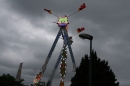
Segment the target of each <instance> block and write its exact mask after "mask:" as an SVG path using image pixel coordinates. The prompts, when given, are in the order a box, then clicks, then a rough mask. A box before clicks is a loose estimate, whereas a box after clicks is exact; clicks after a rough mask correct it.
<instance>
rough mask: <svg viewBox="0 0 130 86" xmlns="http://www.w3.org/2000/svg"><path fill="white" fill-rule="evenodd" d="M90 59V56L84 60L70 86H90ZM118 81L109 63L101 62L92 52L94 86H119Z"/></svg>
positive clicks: (86, 56)
mask: <svg viewBox="0 0 130 86" xmlns="http://www.w3.org/2000/svg"><path fill="white" fill-rule="evenodd" d="M89 59H90V57H88V55H85V56H84V57H83V58H82V60H81V63H80V66H79V67H77V68H76V73H75V75H74V77H72V78H71V85H70V86H89ZM116 80H117V79H115V75H114V73H113V71H112V70H111V69H110V66H108V61H105V60H101V59H100V58H98V57H97V54H96V52H94V51H92V86H119V82H117V81H116Z"/></svg>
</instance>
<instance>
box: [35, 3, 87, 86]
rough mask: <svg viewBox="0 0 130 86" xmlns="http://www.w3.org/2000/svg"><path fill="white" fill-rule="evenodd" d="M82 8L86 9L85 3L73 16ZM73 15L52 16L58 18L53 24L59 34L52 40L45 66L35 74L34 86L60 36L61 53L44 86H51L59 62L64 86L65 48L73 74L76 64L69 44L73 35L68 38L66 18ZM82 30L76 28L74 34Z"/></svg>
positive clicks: (61, 85) (62, 85)
mask: <svg viewBox="0 0 130 86" xmlns="http://www.w3.org/2000/svg"><path fill="white" fill-rule="evenodd" d="M84 8H86V5H85V3H83V4H82V5H81V6H80V7H79V9H78V11H76V12H74V13H73V14H75V13H77V12H79V11H81V10H83V9H84ZM44 11H47V12H48V13H50V14H53V13H52V11H51V10H48V9H44ZM73 14H71V15H69V16H66V15H65V16H64V17H58V16H57V15H55V14H53V15H55V16H57V17H58V22H54V23H56V24H57V25H58V26H59V28H60V29H59V32H58V34H57V36H56V38H55V40H54V43H53V45H52V47H51V49H50V52H49V54H48V56H47V58H46V60H45V64H44V65H43V66H42V68H41V70H40V71H39V72H38V73H37V74H36V76H35V78H34V81H33V83H34V86H36V85H37V84H38V83H39V82H40V80H41V79H42V76H43V74H44V72H45V70H46V67H47V64H48V62H49V60H50V58H51V55H52V52H53V51H54V49H55V46H56V44H57V42H58V40H59V38H60V36H62V39H63V47H62V49H61V52H60V54H59V57H58V59H57V62H56V64H55V66H54V68H53V71H52V73H51V75H50V77H49V80H48V82H47V84H46V86H51V83H52V80H53V78H54V74H55V72H56V70H57V67H58V65H59V63H60V62H61V64H60V75H61V81H60V86H64V78H65V75H66V59H67V47H68V49H69V52H70V55H71V59H72V63H73V71H74V72H75V70H76V63H75V59H74V55H73V52H72V48H71V44H72V43H73V41H72V37H73V36H74V35H73V36H70V37H68V24H69V22H68V17H70V16H72V15H73ZM83 30H85V28H84V27H82V28H78V29H77V33H76V34H78V33H80V32H81V31H83Z"/></svg>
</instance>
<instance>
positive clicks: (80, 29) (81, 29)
mask: <svg viewBox="0 0 130 86" xmlns="http://www.w3.org/2000/svg"><path fill="white" fill-rule="evenodd" d="M83 30H85V28H84V27H82V28H78V29H77V32H78V33H80V32H81V31H83Z"/></svg>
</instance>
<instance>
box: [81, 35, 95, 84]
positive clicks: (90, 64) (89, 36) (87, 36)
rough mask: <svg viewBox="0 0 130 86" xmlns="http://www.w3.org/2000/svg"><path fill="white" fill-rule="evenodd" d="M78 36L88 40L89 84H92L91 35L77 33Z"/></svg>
mask: <svg viewBox="0 0 130 86" xmlns="http://www.w3.org/2000/svg"><path fill="white" fill-rule="evenodd" d="M79 37H80V38H82V39H88V40H90V61H89V86H92V40H93V36H91V35H89V34H85V33H81V34H79Z"/></svg>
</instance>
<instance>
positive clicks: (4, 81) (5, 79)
mask: <svg viewBox="0 0 130 86" xmlns="http://www.w3.org/2000/svg"><path fill="white" fill-rule="evenodd" d="M23 81H24V79H22V80H21V81H20V82H15V78H14V77H13V76H11V75H10V74H3V75H2V76H0V86H14V85H15V84H17V85H18V86H25V85H23V83H22V82H23Z"/></svg>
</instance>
